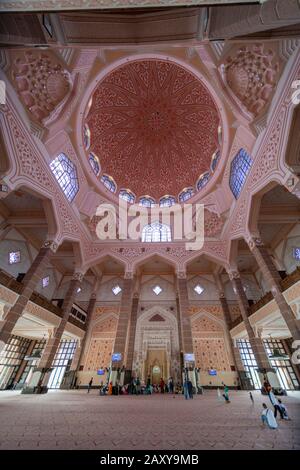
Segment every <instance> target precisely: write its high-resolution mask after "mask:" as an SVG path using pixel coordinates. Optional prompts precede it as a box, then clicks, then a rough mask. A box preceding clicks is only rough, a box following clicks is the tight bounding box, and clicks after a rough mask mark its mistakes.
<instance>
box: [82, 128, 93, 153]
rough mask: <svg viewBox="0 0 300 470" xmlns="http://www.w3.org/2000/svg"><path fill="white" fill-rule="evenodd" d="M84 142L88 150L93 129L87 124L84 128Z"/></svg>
mask: <svg viewBox="0 0 300 470" xmlns="http://www.w3.org/2000/svg"><path fill="white" fill-rule="evenodd" d="M83 143H84V147H85V149H86V150H87V149H88V148H89V146H90V145H91V131H90V129H89V126H88V125H87V124H85V126H84V128H83Z"/></svg>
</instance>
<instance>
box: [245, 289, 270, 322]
mask: <svg viewBox="0 0 300 470" xmlns="http://www.w3.org/2000/svg"><path fill="white" fill-rule="evenodd" d="M272 300H273V294H272V292H267V293H266V294H265V295H264V296H263V297H261V298H260V299H259V300H258V301H257V302H255V303H254V304H252V305H250V306H249V309H248V317H249V316H250V315H252V314H253V313H254V312H257V310H259V309H260V308H262V307H263V306H264V305H267V304H268V303H269V302H271V301H272Z"/></svg>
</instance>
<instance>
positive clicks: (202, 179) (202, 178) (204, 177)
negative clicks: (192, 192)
mask: <svg viewBox="0 0 300 470" xmlns="http://www.w3.org/2000/svg"><path fill="white" fill-rule="evenodd" d="M209 176H210V175H209V172H208V171H207V172H206V173H203V175H201V176H200V178H199V179H198V183H197V189H198V191H199V190H200V189H202V188H204V186H206V185H207V183H208V181H209Z"/></svg>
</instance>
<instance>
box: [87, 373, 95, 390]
mask: <svg viewBox="0 0 300 470" xmlns="http://www.w3.org/2000/svg"><path fill="white" fill-rule="evenodd" d="M93 380H94V377H92V378H91V380H90V381H89V385H88V391H87V392H88V393H90V389H91V388H92V385H93Z"/></svg>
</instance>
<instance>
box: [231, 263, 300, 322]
mask: <svg viewBox="0 0 300 470" xmlns="http://www.w3.org/2000/svg"><path fill="white" fill-rule="evenodd" d="M298 281H300V268H299V267H297V268H296V269H295V271H293V272H292V273H291V274H288V275H287V276H286V277H285V278H284V279H282V280H281V281H280V284H281V288H282V291H283V292H284V291H285V290H287V289H288V288H289V287H291V286H292V285H294V284H296V282H298ZM273 298H274V297H273V294H272V292H267V293H266V294H265V295H264V296H263V297H261V299H259V300H258V301H257V302H255V303H254V304H252V305H249V308H248V317H250V316H251V315H253V313H255V312H257V311H258V310H259V309H261V308H262V307H264V306H265V305H267V304H268V303H269V302H271V301H272V300H273ZM242 321H243V318H242V316H240V317H238V318H236V319H235V320H234V321H233V322H231V328H235V327H236V326H238V325H239V324H240V323H241V322H242Z"/></svg>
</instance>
